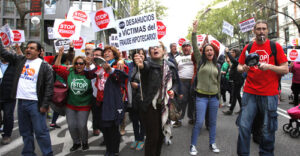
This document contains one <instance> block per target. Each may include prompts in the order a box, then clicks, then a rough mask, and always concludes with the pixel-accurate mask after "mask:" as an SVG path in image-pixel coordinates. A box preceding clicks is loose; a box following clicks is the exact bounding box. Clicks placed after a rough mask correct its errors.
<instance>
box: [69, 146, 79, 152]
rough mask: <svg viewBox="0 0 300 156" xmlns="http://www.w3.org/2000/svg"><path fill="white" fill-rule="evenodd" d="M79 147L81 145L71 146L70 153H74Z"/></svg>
mask: <svg viewBox="0 0 300 156" xmlns="http://www.w3.org/2000/svg"><path fill="white" fill-rule="evenodd" d="M80 147H81V144H73V146H72V147H71V148H70V152H72V151H76V150H77V149H78V148H80Z"/></svg>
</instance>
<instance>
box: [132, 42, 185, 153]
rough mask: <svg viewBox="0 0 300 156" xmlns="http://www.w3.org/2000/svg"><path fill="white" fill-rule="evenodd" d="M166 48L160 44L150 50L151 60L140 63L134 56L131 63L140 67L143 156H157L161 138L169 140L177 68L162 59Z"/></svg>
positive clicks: (137, 57) (161, 141)
mask: <svg viewBox="0 0 300 156" xmlns="http://www.w3.org/2000/svg"><path fill="white" fill-rule="evenodd" d="M164 54H165V47H164V45H163V43H162V42H160V44H159V46H156V47H153V51H149V55H150V59H149V60H147V61H143V59H142V57H141V56H140V55H139V54H135V56H134V62H135V64H136V65H137V66H138V67H139V68H140V73H141V81H142V90H143V98H144V99H143V102H142V104H141V111H142V122H143V124H144V126H145V129H146V142H145V152H144V155H145V156H159V155H160V153H161V147H162V144H163V139H164V136H165V137H166V138H167V139H168V138H170V137H171V123H170V120H169V119H168V118H169V117H168V116H169V106H168V101H169V98H175V97H174V96H175V94H177V90H178V82H179V80H178V79H177V77H176V67H175V65H174V64H173V63H171V62H169V61H167V60H165V59H164Z"/></svg>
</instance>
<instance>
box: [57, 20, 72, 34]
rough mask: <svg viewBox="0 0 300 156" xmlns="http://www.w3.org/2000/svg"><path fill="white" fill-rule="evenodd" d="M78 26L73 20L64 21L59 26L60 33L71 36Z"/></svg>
mask: <svg viewBox="0 0 300 156" xmlns="http://www.w3.org/2000/svg"><path fill="white" fill-rule="evenodd" d="M75 29H76V26H75V24H74V23H73V22H72V21H64V22H62V23H61V24H60V25H59V26H58V33H59V34H60V36H62V37H66V38H69V37H71V36H72V35H73V34H75Z"/></svg>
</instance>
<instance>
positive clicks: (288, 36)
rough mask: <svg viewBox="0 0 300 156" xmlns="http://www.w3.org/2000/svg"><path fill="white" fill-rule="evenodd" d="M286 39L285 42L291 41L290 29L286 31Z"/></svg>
mask: <svg viewBox="0 0 300 156" xmlns="http://www.w3.org/2000/svg"><path fill="white" fill-rule="evenodd" d="M284 39H285V42H289V41H290V33H289V27H287V28H285V29H284Z"/></svg>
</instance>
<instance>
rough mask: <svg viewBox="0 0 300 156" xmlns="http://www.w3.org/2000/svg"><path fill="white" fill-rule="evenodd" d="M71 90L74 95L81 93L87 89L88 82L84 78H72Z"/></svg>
mask: <svg viewBox="0 0 300 156" xmlns="http://www.w3.org/2000/svg"><path fill="white" fill-rule="evenodd" d="M71 90H72V92H73V93H74V94H75V95H82V94H84V93H85V92H86V91H87V90H88V83H87V82H86V81H84V79H73V81H72V83H71Z"/></svg>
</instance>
